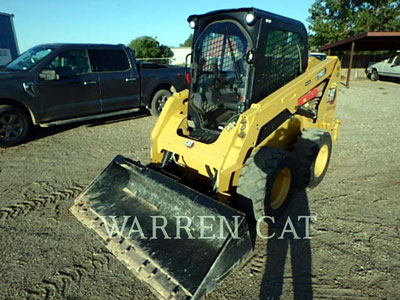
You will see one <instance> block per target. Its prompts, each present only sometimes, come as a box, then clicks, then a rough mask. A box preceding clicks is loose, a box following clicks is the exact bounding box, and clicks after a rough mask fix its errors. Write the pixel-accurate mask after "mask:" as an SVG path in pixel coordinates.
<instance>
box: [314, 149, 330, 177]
mask: <svg viewBox="0 0 400 300" xmlns="http://www.w3.org/2000/svg"><path fill="white" fill-rule="evenodd" d="M328 158H329V148H328V145H323V146H322V147H321V149H319V152H318V155H317V158H316V159H315V167H314V175H315V177H319V176H321V175H322V173H323V172H324V170H325V168H326V165H327V163H328Z"/></svg>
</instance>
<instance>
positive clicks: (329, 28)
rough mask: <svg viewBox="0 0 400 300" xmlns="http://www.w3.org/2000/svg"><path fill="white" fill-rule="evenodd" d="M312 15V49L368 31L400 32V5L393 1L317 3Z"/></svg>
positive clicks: (323, 0)
mask: <svg viewBox="0 0 400 300" xmlns="http://www.w3.org/2000/svg"><path fill="white" fill-rule="evenodd" d="M309 12H310V17H309V18H308V19H307V21H308V22H309V23H310V26H309V29H310V30H311V35H310V39H309V40H310V45H311V46H318V47H319V46H323V45H327V44H330V43H334V42H337V41H340V40H342V39H345V38H348V37H351V36H354V35H357V34H360V33H363V32H366V31H399V30H400V2H398V1H393V0H366V1H365V0H315V2H314V4H313V5H312V6H311V8H310V9H309Z"/></svg>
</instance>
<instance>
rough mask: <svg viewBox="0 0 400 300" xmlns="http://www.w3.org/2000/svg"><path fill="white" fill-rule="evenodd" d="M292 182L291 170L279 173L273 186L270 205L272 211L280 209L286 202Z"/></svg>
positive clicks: (286, 169)
mask: <svg viewBox="0 0 400 300" xmlns="http://www.w3.org/2000/svg"><path fill="white" fill-rule="evenodd" d="M291 182H292V172H291V171H290V169H289V168H283V169H282V170H280V171H279V173H278V175H277V176H276V178H275V181H274V184H273V186H272V192H271V200H270V205H271V208H272V209H278V208H279V207H281V206H282V204H283V203H284V202H285V200H286V198H287V196H288V194H289V190H290V185H291Z"/></svg>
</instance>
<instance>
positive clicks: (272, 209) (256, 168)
mask: <svg viewBox="0 0 400 300" xmlns="http://www.w3.org/2000/svg"><path fill="white" fill-rule="evenodd" d="M295 165H296V164H295V161H294V159H293V156H292V155H291V154H290V153H288V152H286V151H282V150H280V149H276V148H268V147H263V148H260V149H259V150H258V151H256V152H255V153H252V154H251V156H250V157H249V158H248V159H247V160H246V162H245V164H244V167H243V169H242V171H241V173H240V177H239V184H238V188H237V194H238V206H239V207H243V206H242V204H244V207H246V206H247V209H249V205H248V204H249V203H251V207H252V213H253V214H254V218H255V219H256V220H258V219H260V218H262V217H263V216H266V215H270V216H274V215H279V214H281V213H282V212H283V210H284V209H285V207H286V205H287V203H288V199H289V197H290V194H291V192H292V188H293V184H292V182H293V180H292V178H293V175H294V172H295ZM241 201H243V203H240V202H241ZM246 203H247V204H246Z"/></svg>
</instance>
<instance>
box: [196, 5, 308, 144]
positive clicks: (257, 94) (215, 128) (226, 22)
mask: <svg viewBox="0 0 400 300" xmlns="http://www.w3.org/2000/svg"><path fill="white" fill-rule="evenodd" d="M188 22H189V24H190V27H191V28H193V29H194V35H193V46H192V58H191V79H192V80H191V87H190V95H189V108H188V119H189V120H192V121H193V128H192V132H191V135H190V136H191V137H192V138H194V139H197V140H201V141H203V142H206V143H212V142H214V141H215V140H216V139H217V138H218V136H219V133H220V132H221V131H222V130H223V129H224V127H225V126H226V125H227V124H229V123H231V122H235V121H236V120H237V119H238V117H239V115H240V114H241V113H242V112H244V111H245V110H246V109H248V108H249V107H250V105H251V104H252V103H256V102H258V101H260V100H262V99H263V98H265V97H266V96H268V95H269V94H271V93H272V92H274V91H275V90H277V89H278V88H280V87H281V86H283V85H285V84H286V83H287V82H289V81H291V80H293V79H294V78H296V77H297V76H298V75H300V74H301V73H303V72H304V71H305V70H306V68H307V61H308V49H307V33H306V30H305V27H304V25H303V24H302V23H300V22H299V21H296V20H292V19H288V18H285V17H282V16H278V15H275V14H272V13H268V12H265V11H262V10H258V9H255V8H241V9H232V10H219V11H214V12H210V13H207V14H204V15H192V16H190V17H189V18H188Z"/></svg>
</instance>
